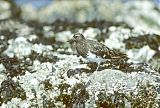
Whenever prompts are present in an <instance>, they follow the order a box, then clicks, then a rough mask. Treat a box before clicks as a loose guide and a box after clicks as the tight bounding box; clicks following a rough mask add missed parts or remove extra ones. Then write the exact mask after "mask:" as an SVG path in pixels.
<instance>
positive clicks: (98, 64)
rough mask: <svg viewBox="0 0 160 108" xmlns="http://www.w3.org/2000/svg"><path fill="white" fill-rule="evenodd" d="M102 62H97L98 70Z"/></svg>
mask: <svg viewBox="0 0 160 108" xmlns="http://www.w3.org/2000/svg"><path fill="white" fill-rule="evenodd" d="M100 64H101V62H98V63H97V69H96V71H98V69H99V66H100Z"/></svg>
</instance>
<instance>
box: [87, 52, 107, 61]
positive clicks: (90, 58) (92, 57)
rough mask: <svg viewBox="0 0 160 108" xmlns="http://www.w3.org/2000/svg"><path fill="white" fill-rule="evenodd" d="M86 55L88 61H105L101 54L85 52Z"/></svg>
mask: <svg viewBox="0 0 160 108" xmlns="http://www.w3.org/2000/svg"><path fill="white" fill-rule="evenodd" d="M87 55H88V56H87V57H86V60H88V61H89V62H97V63H98V62H105V61H107V59H103V58H102V57H101V56H96V55H95V54H93V53H91V52H89V53H88V54H87Z"/></svg>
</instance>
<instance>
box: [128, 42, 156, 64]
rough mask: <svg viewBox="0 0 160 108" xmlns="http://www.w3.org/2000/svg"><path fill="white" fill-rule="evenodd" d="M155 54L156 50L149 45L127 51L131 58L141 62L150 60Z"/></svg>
mask: <svg viewBox="0 0 160 108" xmlns="http://www.w3.org/2000/svg"><path fill="white" fill-rule="evenodd" d="M154 54H155V51H154V50H152V49H151V48H150V47H149V46H148V45H147V46H144V47H143V48H141V49H130V50H128V51H127V55H128V57H129V58H130V59H132V60H133V61H139V62H148V61H149V60H150V59H151V58H152V57H153V55H154Z"/></svg>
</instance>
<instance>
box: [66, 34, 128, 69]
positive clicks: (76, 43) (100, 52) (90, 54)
mask: <svg viewBox="0 0 160 108" xmlns="http://www.w3.org/2000/svg"><path fill="white" fill-rule="evenodd" d="M68 42H69V43H70V44H71V45H72V47H74V48H75V49H76V51H77V53H78V54H79V55H80V56H82V57H83V58H85V59H86V60H87V61H89V62H92V63H93V62H94V63H97V68H96V71H97V70H98V69H99V66H100V64H101V63H102V62H107V61H112V60H128V57H127V55H126V54H124V53H122V52H117V51H115V50H111V49H110V48H108V47H107V46H106V45H104V44H102V43H100V42H98V41H95V40H89V39H86V38H85V37H84V35H83V34H81V33H75V34H74V35H73V38H72V39H70V40H69V41H68Z"/></svg>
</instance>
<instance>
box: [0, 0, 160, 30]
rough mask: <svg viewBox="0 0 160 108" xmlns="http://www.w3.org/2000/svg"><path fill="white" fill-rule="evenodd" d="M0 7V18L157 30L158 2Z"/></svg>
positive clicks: (66, 0)
mask: <svg viewBox="0 0 160 108" xmlns="http://www.w3.org/2000/svg"><path fill="white" fill-rule="evenodd" d="M0 8H1V9H0V19H5V18H9V17H11V16H12V17H15V18H20V19H23V20H25V21H27V20H38V21H40V22H49V23H50V22H54V21H55V20H67V21H70V22H86V21H93V20H106V21H116V22H125V23H127V24H129V25H131V26H133V27H134V26H138V27H140V26H141V27H142V26H143V27H142V28H144V27H145V28H147V26H148V25H149V26H154V27H155V26H157V27H160V0H102V1H99V0H1V1H0ZM10 9H11V12H10V11H9V10H10ZM137 23H138V24H139V25H137Z"/></svg>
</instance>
